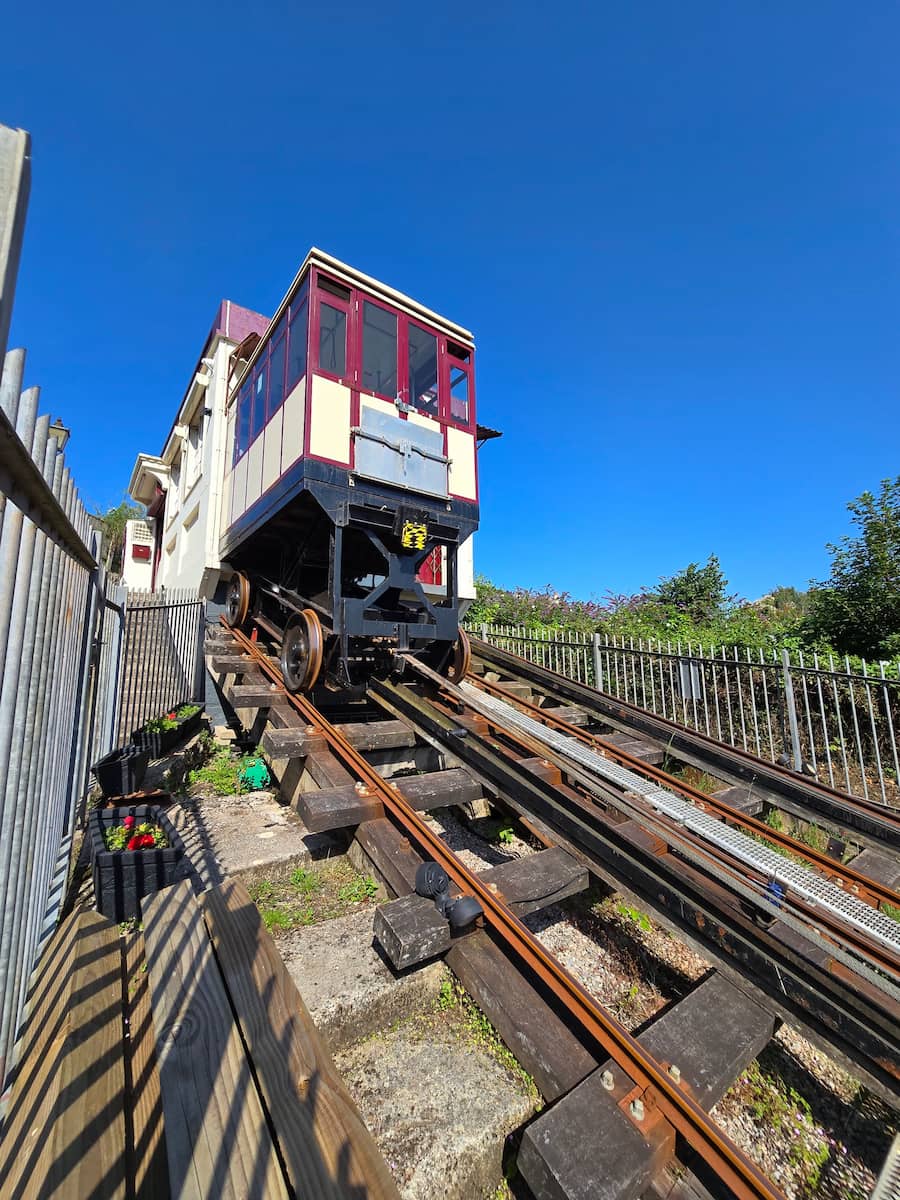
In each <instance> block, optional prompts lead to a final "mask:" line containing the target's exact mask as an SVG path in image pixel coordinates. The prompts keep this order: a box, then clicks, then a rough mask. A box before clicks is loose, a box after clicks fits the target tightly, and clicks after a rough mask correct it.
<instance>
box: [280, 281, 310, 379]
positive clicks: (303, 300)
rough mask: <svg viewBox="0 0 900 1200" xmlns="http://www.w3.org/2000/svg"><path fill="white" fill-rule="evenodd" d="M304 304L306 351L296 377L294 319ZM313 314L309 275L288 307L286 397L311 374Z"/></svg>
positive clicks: (285, 370)
mask: <svg viewBox="0 0 900 1200" xmlns="http://www.w3.org/2000/svg"><path fill="white" fill-rule="evenodd" d="M304 304H305V305H306V321H305V329H304V343H305V353H304V360H303V361H304V365H303V373H302V374H301V375H298V376H297V377H296V379H294V378H292V377H291V347H292V345H293V332H294V321H295V319H296V318H297V317H298V316H299V315H300V310H301V309H302V308H303V306H304ZM311 315H312V304H311V301H310V286H309V277H308V276H307V278H306V279H304V280H303V282H302V283H301V285H300V287H299V288H298V289H297V292H296V294H295V295H294V298H293V299H292V300H291V303H290V305H289V307H288V320H287V326H286V329H285V337H286V338H287V339H288V343H287V353H286V354H285V366H284V394H285V399H287V397H288V396H289V395H290V393H291V392H293V390H294V388H295V387H296V386H297V385H298V384H299V383H300V381H301V379H305V378H306V376H307V375H308V374H309V347H310V341H309V330H310V323H311Z"/></svg>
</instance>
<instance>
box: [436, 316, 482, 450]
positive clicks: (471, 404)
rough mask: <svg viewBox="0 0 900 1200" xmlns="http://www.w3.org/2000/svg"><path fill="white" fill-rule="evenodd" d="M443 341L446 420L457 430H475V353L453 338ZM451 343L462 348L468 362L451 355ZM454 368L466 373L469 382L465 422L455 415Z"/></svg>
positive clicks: (443, 339) (469, 347)
mask: <svg viewBox="0 0 900 1200" xmlns="http://www.w3.org/2000/svg"><path fill="white" fill-rule="evenodd" d="M441 341H442V343H443V357H444V368H443V376H444V388H445V392H444V394H445V397H446V407H445V409H444V414H445V415H444V420H445V421H446V422H447V424H448V425H452V426H453V427H454V428H456V429H467V430H469V431H471V430H472V428H473V421H474V414H475V351H474V350H473V349H472V348H471V346H464V345H463V344H462V343H461V342H454V341H453V339H452V338H446V337H445V338H442V339H441ZM450 343H452V344H453V345H458V346H460V347H461V349H463V350H465V351H466V354H467V358H468V361H467V362H463V361H462V360H461V359H460V358H458V357H457V355H455V354H451V353H450ZM454 366H456V367H457V368H458V369H459V370H460V371H463V372H464V373H465V376H466V380H467V389H468V404H467V412H466V417H465V420H463V419H462V418H460V417H455V416H454V415H453V396H452V389H451V385H450V372H451V370H452V369H453V367H454Z"/></svg>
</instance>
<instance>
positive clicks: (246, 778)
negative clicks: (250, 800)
mask: <svg viewBox="0 0 900 1200" xmlns="http://www.w3.org/2000/svg"><path fill="white" fill-rule="evenodd" d="M240 778H241V783H243V784H245V785H246V786H247V787H248V788H249V789H250V790H251V791H253V792H256V791H259V789H260V788H264V787H265V786H266V784H267V783H268V782H269V768H268V767H267V766H266V764H265V763H264V762H263V760H262V759H261V758H252V759H251V760H250V761H249V762H248V763H247V765H246V766H245V767H244V768H243V770H242V771H241V776H240Z"/></svg>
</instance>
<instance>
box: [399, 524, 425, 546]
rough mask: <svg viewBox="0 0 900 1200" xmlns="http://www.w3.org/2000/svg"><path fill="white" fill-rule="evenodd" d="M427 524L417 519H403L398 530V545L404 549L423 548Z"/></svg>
mask: <svg viewBox="0 0 900 1200" xmlns="http://www.w3.org/2000/svg"><path fill="white" fill-rule="evenodd" d="M427 536H428V526H427V525H422V524H420V523H419V522H417V521H404V522H403V529H402V530H401V531H400V545H401V546H402V547H403V549H404V550H424V549H425V539H426V537H427Z"/></svg>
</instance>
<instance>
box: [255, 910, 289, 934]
mask: <svg viewBox="0 0 900 1200" xmlns="http://www.w3.org/2000/svg"><path fill="white" fill-rule="evenodd" d="M262 919H263V924H264V925H265V927H266V929H268V931H269V933H271V932H272V931H273V930H275V929H290V927H291V926H292V925H293V923H294V922H293V919H292V917H291V914H290V913H288V912H285V911H284V909H282V908H264V909H263V910H262Z"/></svg>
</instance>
